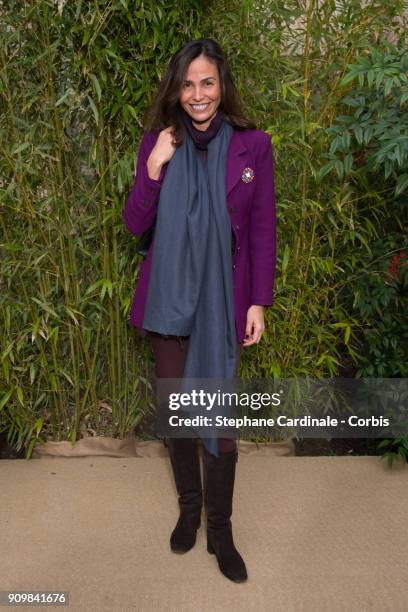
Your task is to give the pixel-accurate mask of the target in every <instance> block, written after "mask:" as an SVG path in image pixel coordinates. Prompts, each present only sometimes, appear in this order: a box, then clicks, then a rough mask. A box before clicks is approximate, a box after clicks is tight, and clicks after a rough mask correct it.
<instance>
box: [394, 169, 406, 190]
mask: <svg viewBox="0 0 408 612" xmlns="http://www.w3.org/2000/svg"><path fill="white" fill-rule="evenodd" d="M407 189H408V174H401V175H400V176H399V177H398V179H397V186H396V189H395V195H400V194H401V193H404V192H405V191H406V190H407Z"/></svg>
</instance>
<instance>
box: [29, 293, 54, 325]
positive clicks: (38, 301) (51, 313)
mask: <svg viewBox="0 0 408 612" xmlns="http://www.w3.org/2000/svg"><path fill="white" fill-rule="evenodd" d="M31 299H32V300H33V302H36V303H37V304H38V305H39V306H40V307H41V308H42V309H43V310H45V311H46V312H48V313H49V314H50V315H52V316H53V317H55V318H56V319H58V321H61V319H60V317H59V316H58V315H57V313H56V312H55V310H53V309H52V308H50V306H48V304H44V302H41V300H39V299H38V298H36V297H33V296H31Z"/></svg>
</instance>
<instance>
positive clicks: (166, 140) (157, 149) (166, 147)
mask: <svg viewBox="0 0 408 612" xmlns="http://www.w3.org/2000/svg"><path fill="white" fill-rule="evenodd" d="M175 150H176V147H175V146H174V144H173V127H172V126H170V127H167V128H165V129H164V130H161V132H159V136H158V138H157V141H156V144H155V145H154V147H153V149H152V152H151V153H150V155H149V159H148V160H147V170H148V173H149V176H150V178H152V179H156V180H157V179H158V178H159V176H160V172H161V169H162V166H163V165H164V164H165V163H167V162H168V161H170V159H171V158H172V157H173V155H174V152H175Z"/></svg>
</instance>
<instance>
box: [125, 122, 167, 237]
mask: <svg viewBox="0 0 408 612" xmlns="http://www.w3.org/2000/svg"><path fill="white" fill-rule="evenodd" d="M153 139H154V136H153ZM154 144H155V143H154V142H152V139H151V136H149V134H148V133H147V132H144V133H143V137H142V141H141V143H140V147H139V153H138V156H137V166H136V174H135V178H134V183H133V187H132V189H131V190H130V193H129V195H128V196H127V198H126V203H125V208H124V211H123V220H124V222H125V225H126V227H127V229H128V230H129V231H130V232H131V233H132V234H136V235H140V234H143V232H145V231H146V230H147V229H149V227H150V226H151V225H152V224H153V222H154V219H155V217H156V213H157V204H158V202H159V198H160V189H161V186H162V182H163V169H162V172H161V173H160V177H159V179H158V180H155V179H152V178H150V176H149V174H148V172H147V160H148V159H149V156H150V153H151V151H152V149H153V146H154Z"/></svg>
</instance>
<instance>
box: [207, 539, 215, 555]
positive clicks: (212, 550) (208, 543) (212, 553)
mask: <svg viewBox="0 0 408 612" xmlns="http://www.w3.org/2000/svg"><path fill="white" fill-rule="evenodd" d="M207 552H209V553H210V555H215V550H214V549H213V547H212V546H211V544H210V542H209V540H207Z"/></svg>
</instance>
